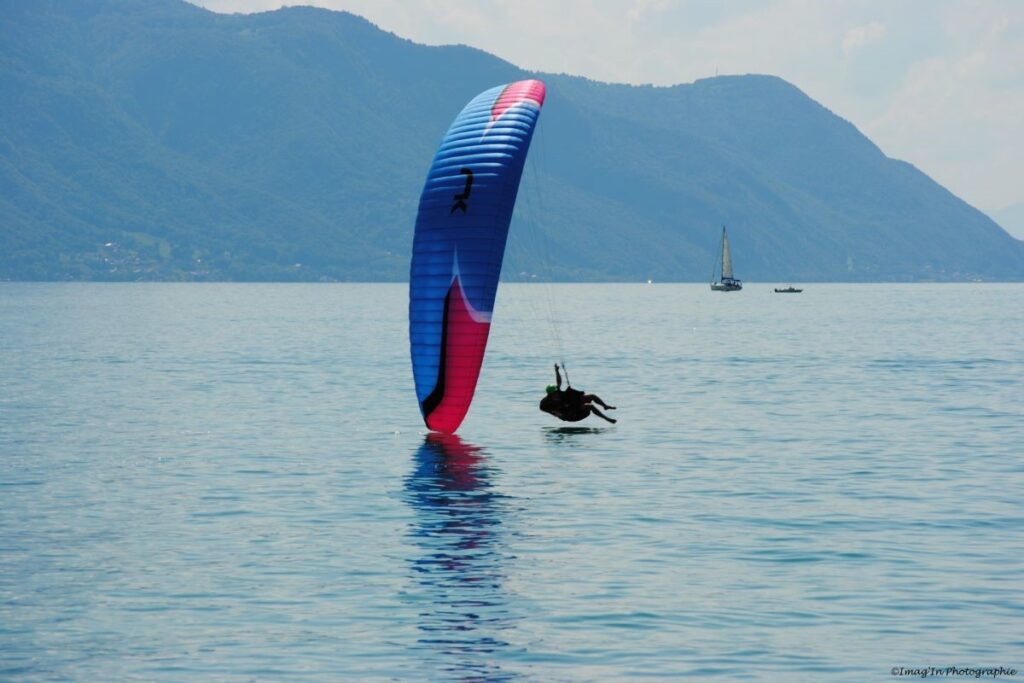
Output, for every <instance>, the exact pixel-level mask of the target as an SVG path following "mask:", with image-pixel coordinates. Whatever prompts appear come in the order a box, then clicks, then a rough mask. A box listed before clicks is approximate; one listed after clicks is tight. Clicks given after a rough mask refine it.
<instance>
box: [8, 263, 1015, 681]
mask: <svg viewBox="0 0 1024 683" xmlns="http://www.w3.org/2000/svg"><path fill="white" fill-rule="evenodd" d="M405 310H406V289H405V287H404V286H403V285H219V284H218V285H172V284H153V285H113V284H109V285H105V284H12V283H6V284H0V679H3V680H76V681H113V680H147V681H148V680H156V681H178V680H189V681H195V680H210V681H251V680H301V681H318V682H319V681H324V682H327V681H339V680H357V681H386V680H403V681H404V680H410V681H420V680H437V681H449V680H466V681H505V680H507V681H515V680H523V681H545V682H546V681H595V680H638V679H652V680H676V679H681V678H686V677H690V678H693V679H698V680H699V679H713V680H721V681H732V680H763V681H782V680H785V681H821V680H836V681H868V680H879V681H881V680H897V679H894V678H893V677H892V676H891V675H890V670H891V669H892V667H895V666H906V667H922V666H937V667H939V666H941V667H946V666H953V665H956V666H1007V667H1011V666H1012V667H1015V668H1017V669H1024V635H1022V634H1024V629H1022V628H1021V624H1022V617H1024V566H1022V562H1021V558H1022V557H1024V512H1022V508H1021V499H1022V494H1024V459H1022V455H1024V390H1022V387H1024V344H1022V339H1024V286H1022V285H810V286H808V287H807V289H806V290H805V292H804V293H803V294H799V295H776V294H773V293H772V292H771V285H759V284H752V285H749V286H748V288H747V289H746V290H744V291H743V292H741V293H737V294H713V293H711V292H710V291H708V289H707V286H706V285H699V286H698V285H650V286H646V285H556V286H541V285H511V286H504V285H503V290H502V293H501V296H500V297H499V302H498V310H497V312H496V315H495V323H494V327H493V330H492V342H491V350H490V352H489V355H488V359H487V363H486V365H485V368H484V373H483V377H482V380H481V385H480V390H479V391H478V394H477V399H476V402H475V403H474V406H473V409H472V411H471V413H470V416H469V418H468V419H467V421H466V422H465V424H464V425H463V427H462V429H461V430H460V436H461V438H450V439H435V440H431V439H426V438H425V433H424V429H423V427H422V423H421V422H420V420H419V414H418V412H417V409H416V404H415V398H414V395H413V391H412V387H411V372H410V368H409V360H408V353H407V340H406V323H405ZM563 354H564V356H565V360H566V361H567V362H568V363H569V369H570V372H571V373H572V374H571V376H572V379H573V382H574V384H576V385H577V386H579V387H581V388H584V389H587V390H589V391H595V392H597V393H599V394H601V396H602V397H603V398H604V399H605V400H606V401H608V402H609V403H613V404H617V405H618V406H619V410H618V411H616V413H617V415H616V416H617V417H618V418H620V421H619V423H618V424H617V425H614V426H613V425H607V424H605V423H601V422H598V421H596V420H593V419H592V420H590V421H588V422H585V423H581V424H579V425H577V426H576V427H562V426H560V425H561V423H557V422H555V421H553V419H552V418H550V417H549V416H546V415H544V414H541V413H540V412H538V411H537V409H536V404H537V401H538V400H539V399H540V397H541V395H542V392H543V387H544V385H546V384H548V383H549V382H550V381H551V374H552V373H551V363H552V362H553V361H554V360H556V359H557V358H558V357H559V356H562V355H563Z"/></svg>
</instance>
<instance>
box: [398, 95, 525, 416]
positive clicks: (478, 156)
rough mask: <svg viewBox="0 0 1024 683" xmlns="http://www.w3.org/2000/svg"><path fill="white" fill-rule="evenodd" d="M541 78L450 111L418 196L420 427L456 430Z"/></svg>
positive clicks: (414, 330)
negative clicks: (452, 114)
mask: <svg viewBox="0 0 1024 683" xmlns="http://www.w3.org/2000/svg"><path fill="white" fill-rule="evenodd" d="M544 95H545V89H544V84H543V83H542V82H541V81H538V80H525V81H518V82H515V83H510V84H508V85H503V86H498V87H496V88H491V89H490V90H487V91H485V92H483V93H481V94H480V95H477V96H476V97H475V98H473V100H472V101H470V103H469V104H467V105H466V107H465V108H464V109H463V110H462V112H461V113H460V114H459V115H458V116H457V117H456V118H455V121H454V122H453V123H452V125H451V127H450V128H449V129H448V132H447V133H446V134H445V136H444V139H443V140H442V141H441V145H440V147H439V148H438V150H437V154H436V155H435V156H434V161H433V164H431V167H430V171H429V173H428V174H427V180H426V183H425V184H424V186H423V194H422V195H421V196H420V205H419V213H418V215H417V217H416V232H415V236H414V238H413V253H412V264H411V267H410V276H409V346H410V352H411V355H412V370H413V379H414V380H415V383H416V397H417V399H418V401H419V405H420V412H421V413H422V415H423V421H424V422H425V423H426V425H427V427H429V428H430V429H432V430H434V431H438V432H444V433H449V434H450V433H454V432H455V430H456V429H458V427H459V425H460V424H462V420H463V419H464V418H465V416H466V412H467V411H468V410H469V405H470V403H471V402H472V400H473V394H474V392H475V391H476V385H477V379H478V378H479V375H480V367H481V365H482V363H483V359H484V351H485V350H486V348H487V338H488V335H489V334H490V328H491V314H492V312H493V310H494V300H495V295H496V293H497V289H498V277H499V275H500V274H501V263H502V259H503V258H504V255H505V241H506V238H507V237H508V227H509V223H510V222H511V220H512V210H513V208H514V207H515V201H516V194H517V193H518V191H519V180H520V178H521V176H522V173H523V165H524V163H525V162H526V154H527V151H528V150H529V147H530V140H531V139H532V137H533V131H534V128H535V127H536V124H537V118H538V116H539V115H540V109H541V106H542V105H543V104H544Z"/></svg>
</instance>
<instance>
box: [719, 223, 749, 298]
mask: <svg viewBox="0 0 1024 683" xmlns="http://www.w3.org/2000/svg"><path fill="white" fill-rule="evenodd" d="M719 256H720V258H719V259H716V260H715V267H714V269H713V270H712V271H711V290H712V291H714V292H738V291H739V290H741V289H743V283H742V282H740V281H739V280H737V279H736V278H734V277H733V276H732V256H731V255H730V254H729V235H728V233H726V232H725V226H724V225H723V226H722V246H721V247H720V249H719ZM719 261H721V264H722V266H721V267H722V271H721V277H719V278H718V280H717V282H716V281H715V274H716V273H718V264H719Z"/></svg>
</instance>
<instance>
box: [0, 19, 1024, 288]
mask: <svg viewBox="0 0 1024 683" xmlns="http://www.w3.org/2000/svg"><path fill="white" fill-rule="evenodd" d="M7 4H12V5H13V9H15V10H18V11H12V12H11V13H10V16H9V17H8V19H9V20H8V21H7V23H6V24H5V27H2V28H0V65H3V69H2V71H0V123H2V124H3V125H2V128H3V130H2V131H0V216H3V218H2V221H0V279H19V280H40V279H41V280H61V279H73V280H77V279H83V280H85V279H101V280H138V279H143V280H181V279H184V280H204V279H216V280H307V281H308V280H313V281H315V280H403V279H405V278H406V277H407V273H408V260H409V254H408V252H409V247H410V245H411V241H412V225H413V223H414V220H415V212H416V205H417V201H418V197H419V191H420V189H421V188H422V182H423V177H424V174H425V172H426V169H427V167H428V166H429V163H430V159H431V158H432V156H433V153H434V150H435V148H436V145H437V143H438V142H439V141H440V139H441V136H442V135H443V133H444V131H445V130H446V129H447V127H448V125H449V124H450V122H451V120H452V119H453V118H454V116H455V115H456V114H457V113H458V111H459V110H460V109H461V107H462V106H463V105H464V104H465V103H466V102H467V101H468V100H469V99H470V98H471V97H472V96H473V95H475V94H476V93H477V92H480V91H482V90H484V89H486V88H487V87H491V86H493V85H496V84H499V83H503V82H509V81H512V80H518V79H521V78H526V77H534V76H536V77H539V78H541V79H543V80H545V82H546V83H547V85H548V93H549V94H548V100H547V102H546V103H545V107H544V112H543V114H542V116H541V120H540V125H539V127H538V134H537V137H536V138H535V140H534V145H533V149H532V151H531V158H530V160H529V161H528V168H527V173H526V174H525V175H524V180H523V187H522V188H521V193H520V201H519V203H518V206H517V209H516V216H515V218H514V220H513V228H512V233H511V237H510V245H509V250H508V257H507V261H506V267H505V271H504V276H505V277H506V279H547V280H627V281H628V280H646V279H648V278H651V279H656V280H659V281H700V280H703V279H705V278H706V276H707V274H708V273H709V272H710V268H711V264H712V261H713V259H714V254H715V251H716V249H717V235H718V232H719V231H720V228H721V225H722V224H728V226H729V229H730V237H731V240H732V242H733V251H734V257H735V263H736V269H737V275H738V276H739V277H742V278H745V279H749V280H786V281H820V280H844V281H845V280H849V281H866V280H974V279H982V280H993V279H1004V280H1006V279H1008V280H1021V279H1024V245H1022V244H1021V243H1020V242H1019V241H1017V240H1014V239H1013V238H1012V237H1010V236H1009V235H1007V234H1006V233H1005V232H1004V231H1002V229H1001V228H999V227H998V226H997V225H996V224H995V223H993V222H992V221H991V220H990V219H989V218H988V217H986V216H984V215H983V214H981V213H980V212H979V211H977V210H976V209H974V208H973V207H970V206H969V205H967V204H966V203H965V202H963V201H962V200H960V199H958V198H956V197H955V196H954V195H952V193H950V192H948V190H946V189H945V188H942V187H941V186H940V185H938V184H937V183H935V182H934V181H933V180H931V179H930V178H928V176H927V175H926V174H924V173H923V172H921V171H920V170H918V169H916V168H914V167H913V166H912V165H910V164H907V163H906V162H901V161H897V160H893V159H889V158H888V157H886V156H885V154H884V153H883V152H882V150H880V149H879V148H878V147H877V146H876V145H875V144H874V143H873V142H871V141H870V140H868V139H867V138H866V137H865V136H863V135H862V134H861V133H860V132H859V131H858V130H857V129H856V127H855V126H854V125H853V124H852V123H850V122H849V121H846V120H845V119H842V118H841V117H838V116H836V115H835V114H833V113H831V112H830V111H829V110H828V109H827V108H826V107H825V106H823V105H822V104H820V103H818V102H816V101H814V100H813V99H812V98H810V97H808V96H807V95H806V94H805V93H803V92H802V91H800V90H799V88H797V87H796V86H794V85H792V84H790V83H787V82H786V81H784V80H782V79H779V78H778V77H775V76H761V75H746V76H723V77H716V78H707V79H700V80H698V81H695V82H694V83H691V84H678V85H674V86H642V85H626V84H606V83H601V82H599V81H594V80H591V79H586V78H583V77H579V76H569V75H563V74H534V73H531V72H527V71H524V70H522V69H519V68H518V67H516V66H515V65H513V64H510V63H508V62H506V61H504V60H501V59H499V58H497V57H494V56H493V55H490V54H488V53H486V52H484V51H482V50H479V49H477V48H473V47H469V46H438V47H435V46H425V45H420V44H417V43H414V42H412V41H409V40H407V39H404V38H401V37H399V36H396V35H394V34H392V33H389V32H386V31H383V30H381V29H379V28H378V27H376V26H375V25H374V24H372V22H369V21H367V20H366V19H364V18H362V17H358V16H357V15H353V14H349V13H345V12H335V11H331V10H324V9H319V8H308V7H291V8H285V9H282V10H276V11H272V12H261V13H258V14H250V15H240V14H239V15H225V14H215V13H212V12H209V11H207V10H204V9H202V8H199V7H196V6H193V5H190V4H188V3H185V2H183V1H181V0H160V1H158V2H142V1H140V0H120V1H114V0H83V1H82V2H80V3H70V4H69V3H62V2H55V1H46V0H44V1H42V2H39V3H35V4H28V3H5V5H7ZM4 102H6V104H5V103H4Z"/></svg>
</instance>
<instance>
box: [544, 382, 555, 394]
mask: <svg viewBox="0 0 1024 683" xmlns="http://www.w3.org/2000/svg"><path fill="white" fill-rule="evenodd" d="M544 391H546V392H547V393H549V394H553V393H555V392H556V391H558V387H556V386H555V385H554V384H549V385H548V386H547V387H546V388H545V389H544Z"/></svg>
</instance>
